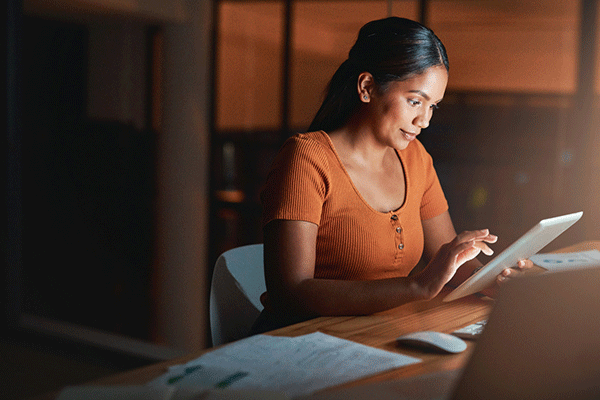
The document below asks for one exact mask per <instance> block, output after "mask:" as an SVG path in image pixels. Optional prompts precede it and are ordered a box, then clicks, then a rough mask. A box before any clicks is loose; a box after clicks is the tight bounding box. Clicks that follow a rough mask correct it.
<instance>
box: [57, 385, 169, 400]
mask: <svg viewBox="0 0 600 400" xmlns="http://www.w3.org/2000/svg"><path fill="white" fill-rule="evenodd" d="M175 391H176V389H175V388H168V387H165V388H152V387H147V386H136V385H132V386H72V387H66V388H64V389H63V390H62V391H61V392H60V394H59V396H58V398H57V400H84V399H85V400H106V399H118V400H170V399H172V397H173V394H174V393H175Z"/></svg>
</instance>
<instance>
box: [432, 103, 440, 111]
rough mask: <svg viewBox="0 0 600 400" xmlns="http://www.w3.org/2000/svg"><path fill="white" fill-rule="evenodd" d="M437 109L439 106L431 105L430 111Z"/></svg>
mask: <svg viewBox="0 0 600 400" xmlns="http://www.w3.org/2000/svg"><path fill="white" fill-rule="evenodd" d="M438 108H440V106H438V105H437V104H432V105H431V109H432V110H437V109H438Z"/></svg>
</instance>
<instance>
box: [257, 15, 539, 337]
mask: <svg viewBox="0 0 600 400" xmlns="http://www.w3.org/2000/svg"><path fill="white" fill-rule="evenodd" d="M448 68H449V67H448V58H447V56H446V51H445V49H444V46H443V45H442V43H441V42H440V40H439V39H438V38H437V37H436V36H435V34H434V33H433V32H432V31H431V30H430V29H428V28H426V27H424V26H423V25H421V24H419V23H417V22H414V21H410V20H407V19H403V18H397V17H392V18H386V19H382V20H376V21H372V22H369V23H367V24H366V25H365V26H363V27H362V28H361V30H360V32H359V35H358V39H357V41H356V43H355V44H354V46H353V47H352V49H351V50H350V53H349V57H348V59H347V60H346V61H345V62H344V63H343V64H342V65H341V66H340V67H339V69H338V70H337V71H336V73H335V74H334V76H333V78H332V80H331V82H330V84H329V87H328V91H327V95H326V98H325V100H324V102H323V104H322V106H321V108H320V109H319V111H318V112H317V115H316V117H315V119H314V120H313V122H312V124H311V126H310V128H309V133H305V134H298V135H296V136H294V137H292V138H290V139H289V140H288V141H287V142H286V143H285V144H284V146H283V147H282V149H281V151H280V153H279V154H278V155H277V157H276V159H275V161H274V163H273V166H272V170H271V172H270V174H269V176H268V178H267V182H266V185H265V187H264V190H263V192H262V194H261V198H262V202H263V218H264V221H263V222H264V253H265V258H264V261H265V278H266V284H267V293H266V294H265V295H263V298H262V300H263V304H265V311H263V313H262V314H261V316H260V317H259V319H258V321H257V323H256V324H255V329H254V332H255V333H256V332H261V331H265V330H269V329H273V328H276V327H280V326H285V325H287V324H291V323H294V322H297V321H301V320H303V319H307V318H311V317H315V316H320V315H365V314H371V313H374V312H378V311H382V310H385V309H389V308H393V307H396V306H400V305H402V304H404V303H407V302H411V301H416V300H427V299H432V298H433V297H435V296H436V295H437V294H438V293H439V292H440V290H441V289H442V288H443V287H444V285H446V284H448V283H450V284H459V283H460V282H462V281H464V280H465V279H466V278H467V277H468V276H469V275H470V274H471V273H472V272H473V270H474V269H476V268H477V267H479V266H481V264H480V263H479V262H478V261H477V260H476V259H475V257H476V256H477V255H478V254H479V253H480V252H483V253H484V254H487V255H491V254H492V250H491V249H490V248H489V247H488V243H494V242H495V241H496V239H497V238H496V236H494V235H492V234H490V233H489V232H488V230H487V229H485V230H480V231H468V232H463V233H461V234H460V235H456V232H455V230H454V226H453V224H452V221H451V219H450V214H449V213H448V205H447V202H446V199H445V197H444V194H443V192H442V189H441V186H440V184H439V181H438V178H437V175H436V173H435V170H434V168H433V163H432V160H431V157H430V156H429V154H428V153H427V152H426V151H425V149H424V148H423V146H422V145H421V143H420V142H419V141H418V140H417V139H416V138H417V136H418V135H419V134H420V133H421V130H423V129H425V128H427V126H428V125H429V120H430V119H431V116H432V114H433V111H434V109H435V108H436V107H437V104H438V103H439V102H440V101H441V100H442V98H443V96H444V92H445V90H446V84H447V82H448ZM422 254H424V256H425V259H426V260H427V261H428V263H427V265H426V266H425V267H424V268H423V270H422V271H419V272H416V273H413V274H410V275H409V273H410V272H411V271H412V269H413V268H414V267H415V266H416V265H417V263H418V262H419V260H420V258H421V255H422ZM461 266H462V268H460V270H459V269H458V268H459V267H461ZM529 266H531V263H530V262H521V263H519V266H518V267H519V268H520V269H522V268H527V267H529ZM457 270H458V271H457ZM515 273H516V270H514V269H507V270H505V271H503V272H502V274H501V275H499V277H498V282H499V281H501V280H503V279H505V278H506V277H509V276H512V275H514V274H515Z"/></svg>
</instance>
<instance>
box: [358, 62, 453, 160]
mask: <svg viewBox="0 0 600 400" xmlns="http://www.w3.org/2000/svg"><path fill="white" fill-rule="evenodd" d="M447 83H448V72H447V71H446V68H444V67H443V66H435V67H430V68H428V69H427V70H425V72H424V73H422V74H420V75H416V76H414V77H412V78H409V79H406V80H403V81H395V82H390V83H389V84H388V85H387V87H386V88H385V90H374V91H373V92H372V93H371V98H370V101H369V103H370V104H369V107H368V108H369V118H370V124H371V126H372V127H373V133H374V135H375V137H376V138H377V140H379V141H381V142H383V143H384V144H385V145H387V146H390V147H392V148H395V149H397V150H403V149H405V148H406V147H407V146H408V144H409V143H410V142H412V141H413V140H415V138H416V137H417V135H419V133H421V130H422V129H425V128H427V127H428V126H429V120H430V119H431V116H432V115H433V110H434V109H435V108H437V104H438V103H439V102H440V101H441V100H442V98H443V97H444V92H445V91H446V85H447Z"/></svg>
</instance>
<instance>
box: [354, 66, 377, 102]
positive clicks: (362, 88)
mask: <svg viewBox="0 0 600 400" xmlns="http://www.w3.org/2000/svg"><path fill="white" fill-rule="evenodd" d="M374 86H375V79H373V75H371V74H370V73H369V72H361V74H360V75H358V82H357V87H356V88H357V90H358V96H359V97H360V101H362V102H363V103H368V102H370V101H371V95H372V93H373V88H374Z"/></svg>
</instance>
